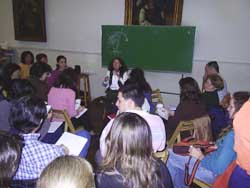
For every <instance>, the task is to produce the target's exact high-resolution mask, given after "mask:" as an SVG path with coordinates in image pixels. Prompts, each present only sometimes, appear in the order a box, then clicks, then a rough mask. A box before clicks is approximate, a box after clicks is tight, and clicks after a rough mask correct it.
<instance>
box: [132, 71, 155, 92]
mask: <svg viewBox="0 0 250 188" xmlns="http://www.w3.org/2000/svg"><path fill="white" fill-rule="evenodd" d="M128 82H129V84H137V86H138V87H139V88H140V89H142V90H143V91H145V92H151V91H152V89H151V87H150V85H149V84H148V83H147V81H146V79H145V76H144V71H143V70H142V69H140V68H134V69H132V70H131V72H130V74H129V80H128Z"/></svg>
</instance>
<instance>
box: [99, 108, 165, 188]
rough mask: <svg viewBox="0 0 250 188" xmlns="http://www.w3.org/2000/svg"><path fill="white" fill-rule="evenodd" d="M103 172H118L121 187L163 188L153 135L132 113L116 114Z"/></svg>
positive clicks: (108, 140)
mask: <svg viewBox="0 0 250 188" xmlns="http://www.w3.org/2000/svg"><path fill="white" fill-rule="evenodd" d="M106 144H107V153H106V155H105V157H104V160H103V162H102V164H101V171H102V172H114V171H118V173H120V174H121V176H122V177H123V182H124V184H125V186H124V187H128V188H134V187H136V188H151V187H157V188H160V187H163V184H162V181H161V173H160V167H159V163H158V162H157V161H156V159H155V158H154V157H153V149H152V134H151V131H150V128H149V125H148V124H147V122H146V121H145V120H144V119H143V118H142V117H140V116H139V115H137V114H135V113H128V112H124V113H121V114H119V115H118V116H117V117H116V118H115V120H114V122H113V125H112V128H111V130H110V132H109V134H108V136H107V138H106Z"/></svg>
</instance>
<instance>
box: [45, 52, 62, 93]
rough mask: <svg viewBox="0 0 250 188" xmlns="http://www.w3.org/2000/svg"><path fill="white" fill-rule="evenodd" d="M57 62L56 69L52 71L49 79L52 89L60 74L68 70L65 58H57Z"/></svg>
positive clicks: (60, 56)
mask: <svg viewBox="0 0 250 188" xmlns="http://www.w3.org/2000/svg"><path fill="white" fill-rule="evenodd" d="M56 62H57V63H56V69H55V70H53V71H52V73H51V76H50V77H49V78H48V85H49V88H51V87H52V86H53V85H54V84H55V82H56V81H57V79H58V77H59V75H60V73H61V72H62V71H63V70H64V69H66V68H67V59H66V57H65V56H63V55H59V56H57V58H56Z"/></svg>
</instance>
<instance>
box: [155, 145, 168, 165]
mask: <svg viewBox="0 0 250 188" xmlns="http://www.w3.org/2000/svg"><path fill="white" fill-rule="evenodd" d="M154 156H155V157H156V158H158V159H160V160H161V161H162V162H163V163H164V164H166V162H167V160H168V150H167V148H165V149H164V150H163V151H157V152H156V153H154Z"/></svg>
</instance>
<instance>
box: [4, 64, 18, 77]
mask: <svg viewBox="0 0 250 188" xmlns="http://www.w3.org/2000/svg"><path fill="white" fill-rule="evenodd" d="M20 69H21V68H20V66H19V65H18V64H16V63H8V64H6V65H5V67H4V75H5V79H8V80H12V79H18V78H20Z"/></svg>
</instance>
